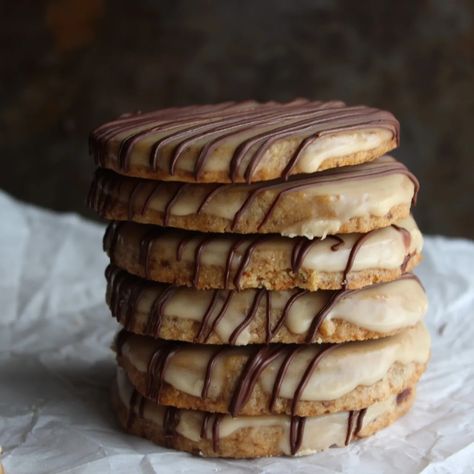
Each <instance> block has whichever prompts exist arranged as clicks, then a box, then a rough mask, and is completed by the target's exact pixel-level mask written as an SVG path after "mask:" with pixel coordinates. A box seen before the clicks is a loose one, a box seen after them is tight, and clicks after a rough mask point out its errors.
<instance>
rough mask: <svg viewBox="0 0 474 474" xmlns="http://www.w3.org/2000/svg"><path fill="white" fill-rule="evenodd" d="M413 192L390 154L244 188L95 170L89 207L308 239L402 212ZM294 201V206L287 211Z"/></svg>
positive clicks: (414, 186) (118, 215)
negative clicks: (158, 180)
mask: <svg viewBox="0 0 474 474" xmlns="http://www.w3.org/2000/svg"><path fill="white" fill-rule="evenodd" d="M406 178H408V179H406ZM384 180H385V181H384ZM392 188H393V189H392ZM418 189H419V183H418V180H417V179H416V177H415V176H414V175H413V174H412V173H411V172H410V171H409V170H408V169H407V168H406V167H405V166H404V165H403V164H402V163H400V162H398V161H396V160H394V159H393V158H391V157H389V156H384V157H382V158H380V159H378V160H376V161H373V162H370V163H365V164H362V165H358V166H346V167H342V168H337V169H332V170H327V171H323V172H320V173H313V174H310V175H300V176H295V177H292V178H291V179H289V180H288V181H285V182H282V181H281V180H278V181H266V182H260V183H254V184H250V185H244V184H240V185H233V184H227V185H226V184H189V183H178V182H154V181H150V180H144V179H138V178H128V177H123V176H120V175H117V174H116V173H114V172H112V171H106V170H101V169H99V170H98V171H97V172H96V175H95V179H94V181H93V183H92V185H91V189H90V193H89V197H88V205H89V206H90V207H91V208H93V209H94V210H95V211H96V212H97V213H98V214H99V215H100V216H102V217H105V218H107V219H114V220H129V221H135V222H141V223H150V224H158V225H163V226H168V225H171V226H172V227H179V228H184V229H189V230H201V231H202V230H204V231H206V232H208V231H209V232H240V233H253V232H258V233H280V234H282V235H288V236H290V237H293V236H297V235H300V236H306V237H308V238H313V237H317V236H325V235H327V234H328V233H334V232H340V231H341V229H342V231H343V232H351V231H353V230H355V229H356V228H357V225H358V224H357V223H354V222H352V220H354V219H358V218H360V217H361V216H362V217H367V218H368V217H378V218H381V217H386V216H387V215H388V214H390V213H391V212H392V211H393V210H394V209H395V208H397V207H400V206H402V207H403V208H404V209H405V211H404V212H405V213H408V212H409V208H410V201H412V203H413V204H414V203H415V202H416V196H417V193H418ZM388 191H390V192H388ZM296 200H297V202H298V208H297V209H294V212H288V209H290V208H292V207H293V208H294V204H295V202H296ZM309 209H311V212H310V211H309ZM283 213H284V214H285V218H284V219H282V217H281V216H282V215H283ZM402 217H403V216H402ZM375 226H376V225H375ZM369 230H370V229H369Z"/></svg>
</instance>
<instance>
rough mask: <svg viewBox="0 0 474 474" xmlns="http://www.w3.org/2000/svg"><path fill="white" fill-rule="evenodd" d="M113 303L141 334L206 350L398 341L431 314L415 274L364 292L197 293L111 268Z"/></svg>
mask: <svg viewBox="0 0 474 474" xmlns="http://www.w3.org/2000/svg"><path fill="white" fill-rule="evenodd" d="M106 277H107V303H108V305H109V307H110V309H111V311H112V315H113V316H114V317H115V318H116V319H117V320H118V321H119V322H120V323H121V324H122V325H123V326H124V327H125V328H126V329H127V330H128V331H131V332H133V333H135V334H143V335H149V336H152V337H155V338H158V337H159V338H162V339H170V340H177V341H188V342H199V343H206V344H233V345H246V344H259V343H260V344H261V343H269V342H282V343H309V342H319V343H323V342H335V343H337V342H345V341H351V340H365V339H374V338H379V337H384V336H389V335H393V334H395V333H397V332H400V331H401V330H403V329H406V328H407V327H411V326H414V325H415V324H417V323H418V322H419V321H420V320H421V319H422V318H423V316H424V314H425V313H426V309H427V301H426V295H425V292H424V290H423V287H422V285H421V283H420V281H419V280H418V278H416V277H415V276H414V275H412V274H411V273H406V274H404V275H403V276H402V278H401V279H399V280H396V281H393V282H390V283H381V284H378V285H373V286H369V287H365V288H363V289H361V290H339V291H317V292H308V291H307V290H301V289H293V290H287V291H268V290H265V289H259V290H255V289H249V290H243V291H240V292H239V291H235V290H196V289H194V288H186V287H174V286H170V285H166V284H162V283H155V282H150V281H147V280H143V279H141V278H138V277H135V276H132V275H130V274H129V273H127V272H125V271H123V270H120V269H119V268H118V267H114V266H109V267H108V268H107V270H106Z"/></svg>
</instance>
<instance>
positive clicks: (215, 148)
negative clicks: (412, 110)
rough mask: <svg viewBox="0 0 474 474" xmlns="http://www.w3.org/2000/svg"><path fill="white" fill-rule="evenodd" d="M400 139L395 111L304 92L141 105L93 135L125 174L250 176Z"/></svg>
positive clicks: (316, 164)
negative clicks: (261, 99)
mask: <svg viewBox="0 0 474 474" xmlns="http://www.w3.org/2000/svg"><path fill="white" fill-rule="evenodd" d="M379 135H380V136H379ZM398 143H399V123H398V121H397V120H396V119H395V117H394V116H393V115H392V114H391V113H389V112H386V111H382V110H378V109H374V108H369V107H365V106H353V107H348V106H346V105H345V104H344V103H343V102H339V101H332V102H318V101H315V102H311V101H307V100H304V99H297V100H294V101H292V102H288V103H276V102H267V103H257V102H253V101H246V102H241V103H235V102H227V103H223V104H217V105H214V106H191V107H183V108H171V109H164V110H161V111H157V112H151V113H146V114H141V113H136V114H132V115H127V116H122V117H120V118H118V119H117V120H114V121H112V122H109V123H106V124H104V125H102V126H100V127H98V128H97V129H95V130H94V131H93V132H92V133H91V135H90V138H89V148H90V153H91V154H92V156H93V157H94V159H95V162H96V164H97V165H99V166H101V167H109V168H112V169H115V170H116V171H118V172H120V173H123V174H131V175H133V174H134V173H139V175H145V176H147V177H149V178H152V179H160V180H173V179H174V180H178V181H180V180H184V181H206V180H209V178H211V177H213V179H212V180H213V181H214V182H244V181H246V182H248V183H250V182H253V181H259V180H261V179H273V178H280V177H281V178H283V179H287V178H288V177H289V176H290V175H291V174H294V173H302V172H303V173H305V172H315V171H318V170H320V169H321V167H323V168H324V161H325V159H326V158H340V157H346V156H350V155H357V154H359V155H361V154H363V153H366V155H367V156H366V159H371V158H375V156H374V155H373V154H374V152H375V150H377V149H380V148H382V150H381V152H379V155H380V154H383V152H384V151H388V150H390V149H392V148H395V147H396V146H397V145H398ZM360 161H361V160H360V158H359V162H360ZM321 165H323V166H321ZM335 165H338V163H337V162H336V163H335ZM213 172H214V173H215V172H217V175H216V174H214V175H212V174H209V173H213Z"/></svg>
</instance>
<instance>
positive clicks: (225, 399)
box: [117, 356, 426, 416]
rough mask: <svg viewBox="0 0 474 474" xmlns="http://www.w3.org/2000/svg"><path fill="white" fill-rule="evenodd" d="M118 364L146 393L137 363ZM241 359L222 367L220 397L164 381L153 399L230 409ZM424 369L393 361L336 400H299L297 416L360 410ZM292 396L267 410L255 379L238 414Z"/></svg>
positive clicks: (283, 409) (278, 410)
mask: <svg viewBox="0 0 474 474" xmlns="http://www.w3.org/2000/svg"><path fill="white" fill-rule="evenodd" d="M117 361H118V364H119V366H120V367H122V368H123V369H124V370H125V373H126V374H127V377H128V379H129V380H130V382H131V383H132V385H133V386H134V387H135V388H136V389H137V391H138V392H139V393H140V394H141V395H143V396H146V395H147V377H146V374H145V373H144V372H141V371H139V370H137V369H136V367H135V366H134V365H133V364H132V363H131V362H130V360H129V359H127V358H126V357H125V356H118V357H117ZM242 364H243V361H242V359H241V358H240V357H238V356H236V357H235V358H233V359H231V360H229V361H228V362H227V364H226V367H225V369H226V370H225V381H224V384H223V386H224V389H223V391H222V392H221V394H220V396H219V398H216V399H210V398H205V399H201V398H200V397H195V396H192V395H189V394H188V393H185V392H182V391H180V390H177V389H176V388H174V387H173V386H171V385H170V384H168V383H166V382H164V383H163V384H162V385H161V389H160V394H159V398H158V399H156V400H154V401H155V402H157V403H160V404H162V405H170V406H174V407H177V408H185V409H191V410H204V411H210V412H217V413H229V405H230V403H231V400H232V396H233V394H234V391H235V386H236V384H237V380H238V377H239V374H240V372H241V370H242ZM425 369H426V364H423V363H416V362H411V363H408V364H401V363H399V362H395V363H394V364H393V365H392V366H391V367H390V369H389V370H388V372H387V374H386V375H385V377H384V378H383V379H381V380H379V381H378V382H376V383H375V384H373V385H369V386H365V385H359V386H358V387H356V388H355V389H354V390H352V391H351V392H349V393H347V394H346V395H344V396H342V397H340V398H337V399H335V400H328V401H306V400H301V401H299V402H298V405H297V409H296V412H295V413H296V414H297V415H298V416H319V415H324V414H326V413H335V412H339V411H349V410H360V409H362V408H364V407H366V406H368V405H371V404H373V403H376V402H378V401H380V400H384V399H386V398H388V397H389V396H390V395H393V394H396V393H399V392H401V391H403V390H404V389H405V388H407V387H409V386H412V385H414V384H416V382H418V380H419V379H420V377H421V375H422V374H423V372H424V371H425ZM291 402H292V401H291V400H289V399H286V398H282V397H277V398H276V402H275V404H274V406H273V409H272V411H271V412H270V410H269V405H270V395H269V394H268V393H267V392H265V391H264V390H263V389H262V387H261V386H260V385H259V384H258V383H257V384H256V385H255V387H254V388H253V391H252V394H251V395H250V398H249V400H248V402H247V403H246V404H245V405H244V406H243V407H242V410H241V411H240V412H239V413H238V414H239V415H252V416H256V415H269V414H272V413H273V414H286V415H289V414H290V413H291Z"/></svg>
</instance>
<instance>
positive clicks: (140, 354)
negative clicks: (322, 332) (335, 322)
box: [116, 323, 430, 416]
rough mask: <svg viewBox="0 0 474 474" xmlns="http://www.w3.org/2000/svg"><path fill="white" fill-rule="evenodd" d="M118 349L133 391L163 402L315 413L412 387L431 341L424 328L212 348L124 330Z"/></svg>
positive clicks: (354, 406) (353, 406)
mask: <svg viewBox="0 0 474 474" xmlns="http://www.w3.org/2000/svg"><path fill="white" fill-rule="evenodd" d="M116 351H117V361H118V363H119V365H120V366H121V367H122V368H124V370H125V372H126V373H127V376H128V378H129V380H130V381H131V382H132V384H133V385H134V386H135V388H136V389H137V390H138V392H140V393H141V394H142V395H143V396H145V397H146V398H149V399H151V400H154V401H156V402H158V403H161V404H163V405H171V406H175V407H177V408H188V409H196V410H204V411H211V412H218V413H230V414H231V415H232V416H237V415H264V414H275V413H277V414H287V415H288V414H293V415H298V416H317V415H321V414H325V413H334V412H338V411H346V410H359V409H361V408H364V407H367V406H368V405H371V404H372V403H375V402H378V401H380V400H384V399H385V398H387V397H389V396H390V395H394V394H397V393H399V392H401V391H402V390H404V389H405V388H407V387H409V386H411V385H413V384H414V383H416V382H417V381H418V379H419V378H420V376H421V374H422V373H423V371H424V370H425V367H426V364H427V362H428V358H429V355H430V337H429V333H428V331H427V329H426V328H425V326H424V325H423V324H422V323H419V324H418V325H416V326H414V327H413V328H411V329H407V330H405V331H403V332H401V333H400V334H397V335H395V336H390V337H386V338H382V339H376V340H371V341H363V342H347V343H342V344H329V345H319V344H304V345H288V344H286V345H285V344H273V345H263V346H262V345H249V346H235V347H233V346H211V345H202V344H188V343H185V342H169V341H163V340H160V339H152V338H150V337H146V336H138V335H135V334H132V333H128V332H126V331H122V332H120V333H119V335H118V337H117V340H116Z"/></svg>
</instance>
